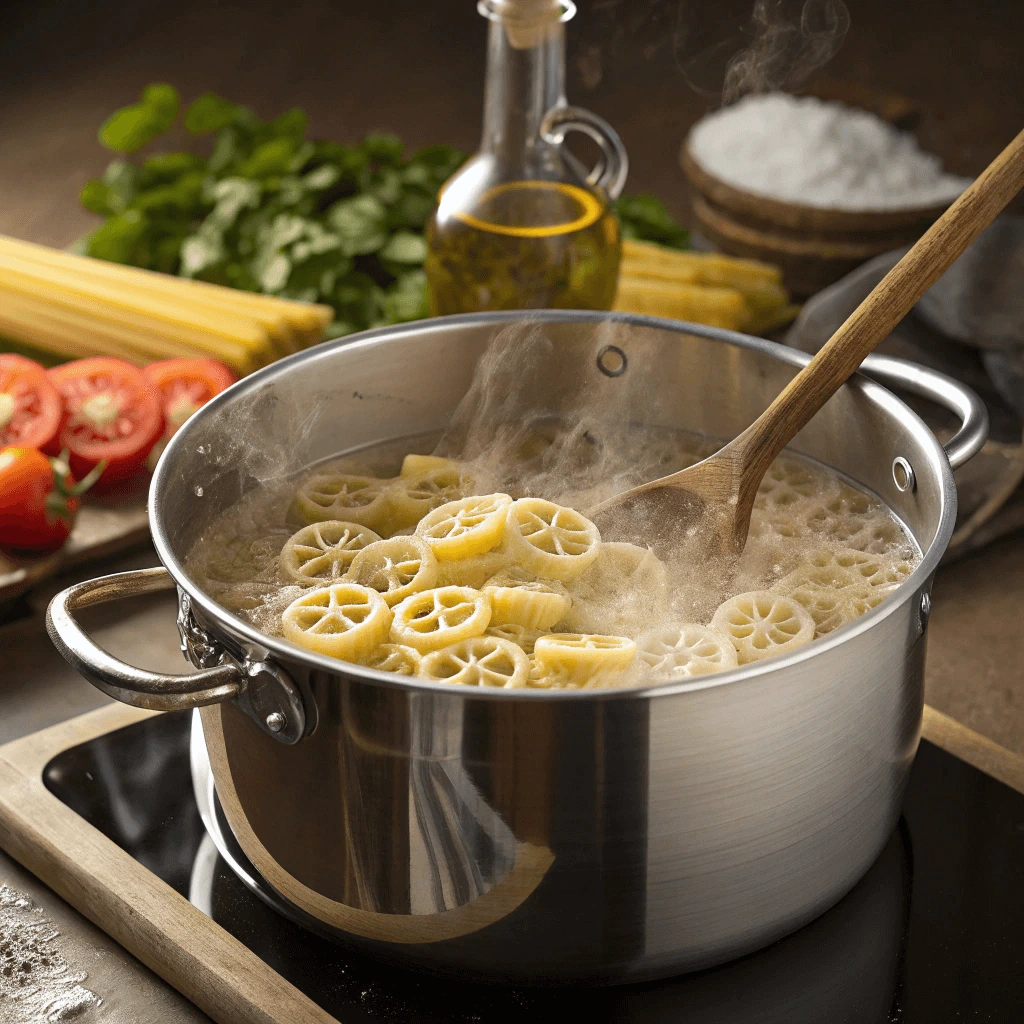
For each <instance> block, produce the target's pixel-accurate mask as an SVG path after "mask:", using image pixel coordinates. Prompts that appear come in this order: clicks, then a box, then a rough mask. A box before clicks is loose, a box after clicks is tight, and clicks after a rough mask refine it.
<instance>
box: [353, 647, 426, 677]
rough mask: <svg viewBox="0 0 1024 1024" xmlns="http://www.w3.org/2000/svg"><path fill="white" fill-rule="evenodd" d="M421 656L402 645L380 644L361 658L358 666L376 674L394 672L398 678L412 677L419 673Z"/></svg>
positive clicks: (414, 649)
mask: <svg viewBox="0 0 1024 1024" xmlns="http://www.w3.org/2000/svg"><path fill="white" fill-rule="evenodd" d="M422 660H423V656H422V655H421V654H420V652H419V651H417V650H416V648H415V647H406V646H405V645H404V644H381V645H380V647H378V648H377V649H376V650H375V651H373V652H372V653H371V654H368V655H367V656H366V657H365V658H363V660H362V662H361V663H360V664H362V665H365V666H366V667H367V668H375V669H377V671H378V672H396V673H397V674H398V675H400V676H414V675H416V673H417V672H418V671H419V667H420V662H421V661H422Z"/></svg>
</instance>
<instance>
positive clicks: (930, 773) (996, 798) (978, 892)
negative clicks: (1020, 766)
mask: <svg viewBox="0 0 1024 1024" xmlns="http://www.w3.org/2000/svg"><path fill="white" fill-rule="evenodd" d="M189 726H190V723H189V717H188V713H182V714H173V715H163V716H159V717H156V718H151V719H147V720H146V721H143V722H140V723H138V724H136V725H132V726H129V727H127V728H125V729H121V730H119V731H117V732H114V733H110V734H109V735H107V736H102V737H100V738H98V739H96V740H92V741H91V742H89V743H85V744H82V745H81V746H78V747H73V748H72V749H70V750H67V751H65V752H64V753H62V754H60V755H59V756H58V757H56V758H55V759H54V760H53V761H51V762H50V764H49V765H48V766H47V769H46V772H45V781H46V784H47V786H48V787H49V789H50V790H51V791H52V792H53V793H54V794H55V795H56V796H57V797H58V798H59V799H60V800H62V801H63V802H64V803H66V804H67V805H68V806H70V807H71V808H72V809H73V810H74V811H76V812H77V813H78V814H80V815H82V816H83V817H84V818H85V819H86V820H88V821H89V822H91V823H92V824H93V825H94V826H95V827H96V828H98V829H99V830H100V831H101V832H102V833H104V835H106V836H107V837H109V838H110V839H111V840H113V841H114V842H115V843H117V845H118V846H120V847H122V848H123V849H124V850H126V851H127V852H128V853H129V854H131V855H132V856H133V857H134V858H135V859H136V860H138V861H139V862H140V863H142V864H144V865H145V866H146V867H147V868H148V869H149V870H151V871H153V872H154V873H155V874H156V875H158V876H159V877H160V878H162V879H163V880H164V881H165V882H167V883H168V884H169V885H170V886H172V887H173V888H174V889H176V890H177V891H178V892H179V893H181V894H183V895H184V896H186V897H188V898H189V899H190V900H191V901H192V902H193V903H194V904H196V906H198V907H199V908H200V909H202V910H203V911H204V912H205V913H207V914H209V915H210V916H211V917H212V918H213V919H214V920H215V921H217V922H218V924H220V925H221V926H222V927H224V928H225V929H226V930H227V931H229V932H230V933H231V934H232V935H234V936H236V937H237V938H238V939H240V940H241V941H242V942H244V943H245V944H246V945H247V946H248V947H249V948H250V949H251V950H253V952H255V953H256V954H257V955H258V956H259V957H261V958H262V959H263V960H264V961H265V962H266V963H267V964H268V965H269V966H270V967H272V968H273V969H274V970H275V971H277V972H278V973H279V974H281V975H282V976H283V977H285V978H287V979H288V980H289V981H290V982H292V983H293V984H295V985H296V986H297V987H298V988H300V989H301V990H302V991H304V992H305V993H306V994H307V995H308V996H309V997H310V998H311V999H313V1000H314V1001H315V1002H317V1003H319V1004H320V1005H321V1006H322V1007H323V1008H324V1009H325V1010H327V1011H328V1012H330V1013H331V1014H333V1015H334V1016H336V1017H337V1018H338V1019H339V1020H340V1021H342V1022H344V1024H357V1022H371V1021H374V1022H377V1021H388V1022H396V1024H398V1022H400V1024H435V1022H437V1024H441V1022H444V1024H463V1022H465V1024H469V1022H477V1021H479V1022H487V1024H490V1022H495V1021H506V1020H508V1021H512V1020H515V1021H525V1020H529V1019H530V1018H534V1019H537V1020H538V1021H539V1020H541V1019H545V1017H544V1016H543V1015H551V1014H561V1015H565V1016H566V1017H567V1019H569V1020H583V1019H585V1020H587V1021H588V1024H599V1022H605V1021H607V1022H635V1024H662V1022H664V1024H669V1022H671V1024H690V1022H694V1024H697V1022H700V1024H748V1022H749V1024H755V1022H756V1024H773V1022H778V1024H783V1022H785V1024H805V1022H806V1024H810V1022H821V1024H826V1022H827V1024H861V1022H863V1024H882V1022H885V1024H944V1022H947V1021H949V1022H953V1021H994V1022H1007V1024H1011V1022H1020V1021H1024V795H1022V794H1020V793H1017V792H1016V791H1015V790H1013V789H1011V788H1009V787H1008V786H1005V785H1003V784H1002V783H1000V782H998V781H996V780H995V779H992V778H991V777H989V776H988V775H985V774H983V773H982V772H979V771H977V770H976V769H974V768H972V767H970V766H969V765H967V764H965V763H964V762H962V761H960V760H958V759H957V758H955V757H953V756H951V755H950V754H947V753H945V752H944V751H942V750H941V749H939V748H938V747H935V746H932V745H931V744H929V743H927V742H925V743H922V745H921V750H920V753H919V755H918V758H917V761H916V763H915V766H914V770H913V775H912V777H911V782H910V787H909V791H908V793H907V798H906V801H905V803H904V808H903V818H902V820H901V821H900V824H899V827H898V828H897V830H896V831H895V832H894V833H893V836H892V838H891V839H890V841H889V843H888V845H887V846H886V848H885V850H884V851H883V852H882V854H881V856H880V857H879V859H878V861H877V862H876V863H875V864H874V865H873V867H872V868H871V870H870V871H869V872H868V874H867V875H866V876H865V877H864V879H863V880H862V881H861V882H860V883H859V884H858V885H857V886H856V887H855V888H854V889H853V891H852V892H851V893H850V894H849V895H848V896H847V897H846V898H845V899H844V900H842V901H841V902H840V903H839V904H838V905H837V906H835V907H834V908H833V909H832V910H830V911H829V912H828V913H827V914H825V915H823V916H822V917H820V918H819V919H818V920H817V921H814V922H813V923H811V924H810V925H808V926H807V927H806V928H803V929H802V930H801V931H799V932H796V933H795V934H794V935H791V936H789V937H788V938H786V939H783V940H782V941H781V942H778V943H776V944H775V945H774V946H770V947H769V948H767V949H764V950H761V951H760V952H758V953H755V954H753V955H751V956H748V957H745V958H743V959H742V960H738V961H735V962H733V963H731V964H726V965H724V966H722V967H717V968H714V969H712V970H708V971H702V972H700V973H697V974H691V975H686V976H683V977H680V978H675V979H671V980H668V981H661V982H656V983H649V984H640V985H628V986H622V987H618V988H603V989H580V988H573V989H561V990H556V989H524V988H506V987H501V986H497V985H493V986H492V985H474V984H468V983H466V982H461V981H450V980H445V979H441V978H435V977H431V976H428V975H423V974H417V973H412V972H409V971H404V970H400V969H398V968H396V967H394V966H392V965H390V964H387V963H383V962H380V961H377V960H373V959H369V958H367V957H366V956H364V955H361V954H359V953H357V952H354V951H352V950H350V949H348V948H346V947H343V946H341V945H339V944H337V943H335V942H332V941H330V940H328V939H324V938H321V937H319V936H317V935H314V934H312V933H311V932H308V931H306V930H304V929H303V928H301V927H300V926H299V925H297V924H294V923H292V922H291V921H289V920H287V919H286V918H284V917H282V916H280V915H279V914H277V913H276V912H275V911H274V910H272V909H271V908H270V907H268V906H267V905H266V904H265V903H264V902H263V901H261V900H260V899H259V898H258V897H257V896H255V895H254V894H253V893H252V892H251V891H250V890H249V889H248V888H246V886H245V885H243V884H242V882H241V881H239V879H238V878H237V877H236V875H235V874H234V872H233V871H232V869H231V868H230V867H229V866H228V864H227V863H226V862H225V861H224V860H223V859H222V858H221V857H220V855H219V854H218V853H217V850H216V848H215V847H214V845H213V843H212V841H211V840H210V838H209V837H208V836H207V835H206V832H205V830H204V828H203V824H202V821H201V819H200V816H199V811H198V808H197V806H196V801H195V797H194V795H193V789H192V780H191V775H190V769H189V731H190V728H189Z"/></svg>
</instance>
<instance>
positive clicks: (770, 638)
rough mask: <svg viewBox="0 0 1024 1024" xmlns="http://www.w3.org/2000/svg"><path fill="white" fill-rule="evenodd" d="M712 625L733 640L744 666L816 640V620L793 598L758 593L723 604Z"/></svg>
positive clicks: (737, 597)
mask: <svg viewBox="0 0 1024 1024" xmlns="http://www.w3.org/2000/svg"><path fill="white" fill-rule="evenodd" d="M711 625H712V626H714V627H715V628H716V629H719V630H721V631H722V632H723V633H724V634H725V635H726V636H728V637H729V639H730V640H731V641H732V645H733V647H735V648H736V656H737V658H738V660H739V663H740V664H741V665H747V664H749V663H750V662H752V661H760V660H761V659H762V658H768V657H771V656H772V655H776V654H788V653H789V652H790V651H794V650H796V649H797V648H798V647H802V646H803V645H804V644H806V643H810V642H811V640H813V639H814V629H815V627H814V619H813V618H812V617H811V613H810V612H809V611H807V609H806V608H804V607H803V605H801V604H799V603H798V602H797V601H794V600H793V598H791V597H784V596H783V595H782V594H773V593H772V592H771V591H770V590H755V591H751V592H750V593H746V594H737V595H736V596H735V597H730V598H729V600H728V601H725V602H723V603H722V604H721V605H719V607H718V610H717V611H716V612H715V614H714V615H713V616H712V618H711Z"/></svg>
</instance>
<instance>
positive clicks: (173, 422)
mask: <svg viewBox="0 0 1024 1024" xmlns="http://www.w3.org/2000/svg"><path fill="white" fill-rule="evenodd" d="M142 372H143V373H144V374H145V375H146V377H147V379H148V380H150V381H151V382H152V383H153V384H155V385H156V386H157V387H158V388H159V389H160V394H161V395H162V396H163V404H164V419H165V421H166V424H167V434H166V436H167V437H170V436H171V435H172V434H173V433H174V432H175V431H176V430H177V429H178V428H179V427H180V426H181V425H182V423H184V422H185V420H187V419H188V418H189V416H191V415H192V413H194V412H195V411H196V410H197V409H198V408H199V407H200V406H201V405H205V404H206V403H207V402H208V401H209V400H210V399H211V398H213V396H214V395H219V394H220V393H221V392H222V391H223V390H225V388H229V387H231V385H232V384H234V383H235V381H236V380H238V378H237V377H236V376H235V375H234V374H233V373H232V372H231V370H229V369H228V368H227V367H226V366H225V365H224V364H223V363H218V362H217V360H216V359H165V360H163V362H159V363H150V364H149V366H147V367H145V368H144V369H143V371H142Z"/></svg>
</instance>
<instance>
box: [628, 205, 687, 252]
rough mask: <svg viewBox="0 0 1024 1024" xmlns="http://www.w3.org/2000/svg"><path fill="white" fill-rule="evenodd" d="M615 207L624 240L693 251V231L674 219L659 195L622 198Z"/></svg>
mask: <svg viewBox="0 0 1024 1024" xmlns="http://www.w3.org/2000/svg"><path fill="white" fill-rule="evenodd" d="M612 208H613V209H614V210H615V212H616V213H617V214H618V216H619V224H620V225H621V228H622V237H623V238H630V239H633V240H634V241H637V242H657V243H658V245H664V246H667V247H668V248H669V249H689V248H690V232H689V231H687V230H686V228H684V227H681V226H680V225H679V224H677V223H676V222H675V221H674V220H673V219H672V216H671V214H669V212H668V210H666V209H665V204H664V203H663V202H662V201H661V200H660V199H659V198H658V197H657V196H652V195H648V194H640V195H635V196H620V197H619V198H618V199H616V200H615V202H614V203H613V204H612Z"/></svg>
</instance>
